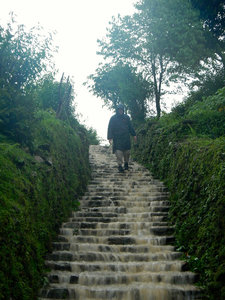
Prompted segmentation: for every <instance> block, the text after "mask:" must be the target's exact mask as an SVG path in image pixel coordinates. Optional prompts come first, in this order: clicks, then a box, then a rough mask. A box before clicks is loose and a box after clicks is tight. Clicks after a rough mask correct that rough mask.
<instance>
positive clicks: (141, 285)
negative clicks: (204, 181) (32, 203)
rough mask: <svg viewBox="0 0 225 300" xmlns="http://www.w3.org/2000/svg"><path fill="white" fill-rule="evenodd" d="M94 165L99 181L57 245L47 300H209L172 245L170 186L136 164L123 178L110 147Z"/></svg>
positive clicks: (96, 154)
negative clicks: (166, 187)
mask: <svg viewBox="0 0 225 300" xmlns="http://www.w3.org/2000/svg"><path fill="white" fill-rule="evenodd" d="M90 163H91V166H92V181H91V183H90V184H89V186H88V191H87V192H86V194H85V195H84V196H83V197H82V199H81V200H80V202H81V208H80V210H79V211H77V212H73V215H72V217H71V218H70V219H69V220H68V222H66V223H64V224H63V225H62V228H61V229H60V235H59V237H58V241H57V242H54V243H53V246H54V252H53V253H51V254H50V255H48V258H47V261H46V264H47V266H48V267H49V269H50V270H51V271H50V272H49V274H48V279H49V285H48V286H47V287H44V288H43V289H42V290H41V292H40V298H39V299H40V300H44V299H81V300H88V299H118V300H122V299H126V300H145V299H150V300H153V299H154V300H170V299H173V300H177V299H201V295H200V291H199V289H198V288H196V287H195V286H194V282H195V279H196V276H195V274H193V273H191V272H189V271H187V270H186V265H185V263H184V262H183V261H181V260H180V256H181V254H180V253H179V252H176V251H175V249H174V246H172V244H173V242H174V237H173V235H172V234H173V228H172V227H171V226H169V225H168V223H167V214H168V210H169V202H168V194H167V191H166V189H165V187H164V186H163V184H162V183H161V182H160V181H158V180H155V179H154V178H153V177H152V176H151V174H150V173H149V171H147V170H146V169H145V168H143V167H141V166H140V165H138V164H137V163H134V162H132V163H131V167H130V170H129V171H126V172H125V173H123V174H121V173H118V170H117V165H116V160H115V157H114V155H113V154H111V152H110V150H109V148H107V147H104V146H91V147H90Z"/></svg>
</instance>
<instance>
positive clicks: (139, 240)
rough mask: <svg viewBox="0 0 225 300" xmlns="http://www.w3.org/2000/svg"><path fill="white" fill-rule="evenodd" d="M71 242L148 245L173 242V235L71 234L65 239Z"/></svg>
mask: <svg viewBox="0 0 225 300" xmlns="http://www.w3.org/2000/svg"><path fill="white" fill-rule="evenodd" d="M69 240H70V242H73V243H95V244H98V243H100V244H106V243H108V244H109V245H113V244H114V245H135V244H142V245H145V244H149V245H168V244H172V243H174V237H173V236H157V237H155V236H134V235H130V236H116V235H115V236H110V237H107V236H106V237H102V236H99V237H97V236H82V235H77V236H72V237H69V239H68V240H67V241H69Z"/></svg>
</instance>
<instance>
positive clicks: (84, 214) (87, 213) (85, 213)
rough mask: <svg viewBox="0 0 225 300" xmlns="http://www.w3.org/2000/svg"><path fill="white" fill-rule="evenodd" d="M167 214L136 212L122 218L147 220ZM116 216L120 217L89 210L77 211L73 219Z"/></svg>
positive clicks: (112, 213)
mask: <svg viewBox="0 0 225 300" xmlns="http://www.w3.org/2000/svg"><path fill="white" fill-rule="evenodd" d="M167 215H168V213H167V212H138V213H133V212H130V213H126V215H125V216H124V215H123V218H127V219H129V218H130V217H131V218H136V219H138V220H139V219H145V218H149V217H157V216H160V217H163V216H166V217H167ZM118 216H120V214H119V213H115V212H111V213H110V212H98V211H94V210H92V211H91V210H89V211H87V210H86V211H83V212H81V211H79V212H76V213H74V214H73V217H85V218H86V217H97V218H117V217H118Z"/></svg>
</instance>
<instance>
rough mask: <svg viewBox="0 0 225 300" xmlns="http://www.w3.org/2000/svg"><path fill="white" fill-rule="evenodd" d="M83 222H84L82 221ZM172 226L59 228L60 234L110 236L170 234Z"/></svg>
mask: <svg viewBox="0 0 225 300" xmlns="http://www.w3.org/2000/svg"><path fill="white" fill-rule="evenodd" d="M83 224H84V223H83ZM173 230H174V227H170V226H152V227H150V228H138V227H136V228H133V230H132V228H125V229H113V228H104V229H103V228H97V229H92V228H79V227H74V228H65V227H63V228H61V229H60V234H61V235H66V236H68V235H71V236H74V235H83V236H98V237H101V236H110V235H122V236H124V235H131V234H132V235H133V234H134V235H139V234H140V235H143V236H145V235H149V234H154V235H158V236H161V235H171V234H172V233H173Z"/></svg>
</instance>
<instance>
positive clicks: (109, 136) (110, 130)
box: [107, 117, 113, 145]
mask: <svg viewBox="0 0 225 300" xmlns="http://www.w3.org/2000/svg"><path fill="white" fill-rule="evenodd" d="M112 123H113V120H112V117H111V118H110V120H109V125H108V131H107V140H109V143H110V145H111V144H112V141H113V132H112Z"/></svg>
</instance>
